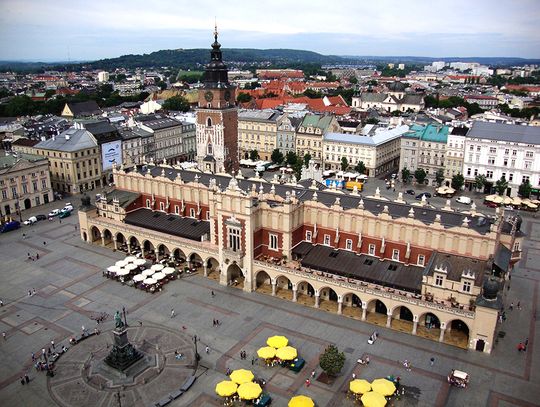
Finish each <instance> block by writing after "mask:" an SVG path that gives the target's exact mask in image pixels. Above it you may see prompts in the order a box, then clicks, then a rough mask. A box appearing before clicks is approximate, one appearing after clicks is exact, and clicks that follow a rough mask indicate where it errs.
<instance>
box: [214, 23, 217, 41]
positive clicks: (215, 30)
mask: <svg viewBox="0 0 540 407" xmlns="http://www.w3.org/2000/svg"><path fill="white" fill-rule="evenodd" d="M217 37H218V30H217V18H216V17H214V40H215V41H216V42H217Z"/></svg>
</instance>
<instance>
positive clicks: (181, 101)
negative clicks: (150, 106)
mask: <svg viewBox="0 0 540 407" xmlns="http://www.w3.org/2000/svg"><path fill="white" fill-rule="evenodd" d="M163 109H165V110H174V111H180V112H187V111H188V110H189V109H190V105H189V102H188V101H187V99H186V98H185V97H183V96H180V95H176V96H173V97H170V98H169V99H167V100H166V101H165V102H163Z"/></svg>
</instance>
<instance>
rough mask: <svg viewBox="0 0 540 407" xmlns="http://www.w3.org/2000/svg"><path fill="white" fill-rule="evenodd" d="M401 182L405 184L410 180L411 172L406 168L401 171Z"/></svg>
mask: <svg viewBox="0 0 540 407" xmlns="http://www.w3.org/2000/svg"><path fill="white" fill-rule="evenodd" d="M401 180H402V181H403V182H405V183H408V182H409V181H410V180H411V172H410V171H409V169H408V168H407V167H404V168H403V169H402V170H401Z"/></svg>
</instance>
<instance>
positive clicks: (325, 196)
mask: <svg viewBox="0 0 540 407" xmlns="http://www.w3.org/2000/svg"><path fill="white" fill-rule="evenodd" d="M144 167H147V168H149V169H150V174H151V175H152V176H153V177H158V176H161V172H162V170H165V176H166V177H167V178H169V179H170V180H171V181H173V180H175V179H176V177H177V174H180V177H181V178H182V180H183V181H184V182H193V181H194V179H195V176H196V175H197V176H198V177H199V182H200V183H202V184H203V185H206V186H208V185H209V184H210V180H211V179H215V180H216V185H217V186H218V187H219V188H220V189H222V190H223V189H225V188H226V187H227V186H228V185H229V182H230V180H231V177H230V176H224V175H216V174H208V173H203V172H196V171H188V170H181V169H176V168H162V167H160V166H151V165H148V166H137V167H136V169H126V170H125V171H126V172H130V171H137V172H139V173H141V174H146V172H145V171H143V168H144ZM237 181H238V186H239V188H240V189H242V190H244V191H251V190H252V188H253V185H255V188H256V190H257V191H258V190H259V187H260V186H261V185H262V187H263V190H264V192H265V193H270V188H271V187H272V184H270V183H266V182H263V183H261V182H257V181H251V180H247V179H237ZM275 191H276V194H277V195H279V196H281V197H285V196H286V193H287V192H292V191H294V192H295V195H296V197H297V198H298V199H299V200H300V201H302V202H303V201H310V200H312V198H313V193H314V192H315V191H314V190H311V189H307V188H304V187H302V186H300V185H297V186H292V185H279V184H277V185H275ZM336 198H339V199H340V205H341V207H342V208H343V209H352V208H358V205H359V202H360V199H363V201H364V210H366V211H368V212H371V213H372V214H374V215H378V214H379V213H381V212H382V211H383V210H384V207H385V206H387V207H388V214H389V215H390V216H391V217H392V218H393V219H398V218H406V217H407V216H408V215H409V210H410V209H411V208H413V209H414V212H415V214H414V218H415V219H417V220H419V221H421V222H423V223H424V224H426V225H431V224H433V223H434V221H435V217H436V215H441V225H443V226H444V227H445V228H452V227H459V226H461V225H462V224H463V219H465V218H466V217H468V218H469V219H470V215H466V214H462V213H459V212H450V211H443V210H440V209H433V208H422V207H412V206H411V205H409V204H406V203H403V204H402V203H397V202H392V201H383V200H379V199H375V198H367V197H363V198H362V197H361V196H354V195H350V194H343V195H342V194H339V195H337V194H335V193H333V192H329V191H328V192H327V191H317V200H318V202H321V203H322V204H323V205H326V206H327V207H330V206H332V205H333V204H334V203H335V201H336ZM277 205H281V204H280V203H277ZM490 224H491V221H490V220H488V222H486V223H485V224H483V225H481V226H479V225H478V223H477V222H474V221H472V222H470V223H469V226H468V227H469V228H470V229H473V230H475V231H477V232H478V233H480V234H486V233H488V232H489V228H490ZM505 225H506V223H505ZM503 233H507V232H504V229H503Z"/></svg>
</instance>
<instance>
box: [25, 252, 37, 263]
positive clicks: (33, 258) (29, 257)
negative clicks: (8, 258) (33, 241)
mask: <svg viewBox="0 0 540 407" xmlns="http://www.w3.org/2000/svg"><path fill="white" fill-rule="evenodd" d="M27 255H28V260H32V261H35V260H39V253H36V256H35V257H34V256H32V255H31V254H30V252H28V253H27Z"/></svg>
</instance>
